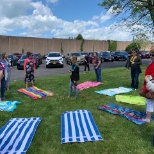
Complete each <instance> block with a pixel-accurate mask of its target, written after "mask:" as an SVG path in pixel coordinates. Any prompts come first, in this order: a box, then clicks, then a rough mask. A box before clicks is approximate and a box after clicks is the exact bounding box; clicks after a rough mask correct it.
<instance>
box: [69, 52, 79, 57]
mask: <svg viewBox="0 0 154 154" xmlns="http://www.w3.org/2000/svg"><path fill="white" fill-rule="evenodd" d="M71 56H77V57H79V56H80V53H71Z"/></svg>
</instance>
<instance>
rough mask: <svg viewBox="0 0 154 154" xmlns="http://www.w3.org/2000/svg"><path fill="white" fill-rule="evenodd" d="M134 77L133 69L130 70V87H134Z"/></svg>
mask: <svg viewBox="0 0 154 154" xmlns="http://www.w3.org/2000/svg"><path fill="white" fill-rule="evenodd" d="M134 78H135V72H134V70H131V79H132V82H131V87H132V88H134Z"/></svg>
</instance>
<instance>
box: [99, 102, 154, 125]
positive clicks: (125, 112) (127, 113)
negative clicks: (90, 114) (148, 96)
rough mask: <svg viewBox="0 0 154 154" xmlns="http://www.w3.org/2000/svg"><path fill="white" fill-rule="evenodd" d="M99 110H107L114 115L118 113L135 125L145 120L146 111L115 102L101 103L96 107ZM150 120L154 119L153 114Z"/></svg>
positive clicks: (143, 122)
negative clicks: (125, 106)
mask: <svg viewBox="0 0 154 154" xmlns="http://www.w3.org/2000/svg"><path fill="white" fill-rule="evenodd" d="M98 109H99V110H103V111H107V112H109V113H112V114H114V115H120V116H122V117H125V118H126V119H128V120H130V121H132V122H134V123H135V124H137V125H143V124H145V123H146V122H145V121H143V119H145V118H146V113H143V112H140V111H135V110H133V109H130V108H124V107H122V106H118V105H116V104H112V103H109V104H107V105H102V106H100V107H98ZM151 120H154V116H152V117H151Z"/></svg>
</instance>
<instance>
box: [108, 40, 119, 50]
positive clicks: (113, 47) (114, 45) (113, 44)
mask: <svg viewBox="0 0 154 154" xmlns="http://www.w3.org/2000/svg"><path fill="white" fill-rule="evenodd" d="M116 49H117V41H111V40H108V50H109V51H114V50H116Z"/></svg>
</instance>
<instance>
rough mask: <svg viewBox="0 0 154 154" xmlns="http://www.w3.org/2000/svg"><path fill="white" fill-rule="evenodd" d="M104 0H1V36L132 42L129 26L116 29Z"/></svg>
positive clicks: (113, 19)
mask: <svg viewBox="0 0 154 154" xmlns="http://www.w3.org/2000/svg"><path fill="white" fill-rule="evenodd" d="M100 2H101V0H41V1H37V0H1V5H0V21H1V22H0V35H7V36H25V37H39V38H66V39H67V38H74V37H76V36H77V35H78V34H82V36H83V38H84V39H89V40H91V39H93V40H117V41H130V40H132V35H131V34H130V33H129V32H128V31H127V30H126V27H124V26H123V27H117V28H115V27H114V28H113V25H114V23H115V22H116V19H117V18H115V17H114V16H113V15H112V14H111V10H104V9H103V8H102V7H100V6H98V3H100Z"/></svg>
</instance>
